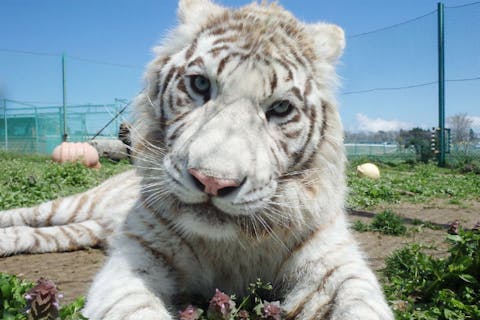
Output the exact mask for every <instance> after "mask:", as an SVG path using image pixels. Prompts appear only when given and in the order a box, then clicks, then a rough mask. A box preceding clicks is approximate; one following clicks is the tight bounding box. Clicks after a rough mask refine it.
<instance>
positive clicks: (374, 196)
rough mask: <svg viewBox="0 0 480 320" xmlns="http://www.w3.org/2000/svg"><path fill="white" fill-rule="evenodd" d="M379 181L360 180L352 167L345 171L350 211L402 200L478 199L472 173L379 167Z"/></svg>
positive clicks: (424, 166) (426, 167) (432, 167)
mask: <svg viewBox="0 0 480 320" xmlns="http://www.w3.org/2000/svg"><path fill="white" fill-rule="evenodd" d="M380 169H381V178H380V179H378V180H372V179H366V178H363V177H359V176H358V175H357V173H356V172H355V167H350V168H349V170H348V186H349V190H350V193H349V195H348V198H347V204H348V206H349V207H351V208H355V209H362V208H371V207H375V206H377V205H379V204H388V203H398V202H401V201H406V202H412V203H418V202H429V201H431V200H433V199H446V200H447V201H449V202H451V203H461V201H462V200H470V199H473V200H478V199H480V182H479V177H478V175H476V174H475V173H465V174H460V173H458V172H456V171H452V170H451V169H445V168H438V167H436V166H435V165H433V164H419V165H416V166H412V167H405V166H398V167H381V168H380Z"/></svg>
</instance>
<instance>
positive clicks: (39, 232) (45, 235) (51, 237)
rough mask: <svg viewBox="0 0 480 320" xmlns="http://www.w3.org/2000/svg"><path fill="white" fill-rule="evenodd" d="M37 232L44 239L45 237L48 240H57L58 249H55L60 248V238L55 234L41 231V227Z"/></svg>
mask: <svg viewBox="0 0 480 320" xmlns="http://www.w3.org/2000/svg"><path fill="white" fill-rule="evenodd" d="M35 232H36V233H37V234H38V235H39V236H41V237H42V238H43V239H45V241H46V242H55V246H56V247H57V248H56V250H54V251H57V250H58V248H60V242H58V239H57V238H56V237H55V236H52V235H50V234H46V233H43V231H41V230H40V229H37V230H35Z"/></svg>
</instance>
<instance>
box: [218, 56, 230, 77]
mask: <svg viewBox="0 0 480 320" xmlns="http://www.w3.org/2000/svg"><path fill="white" fill-rule="evenodd" d="M231 58H232V55H228V56H226V57H224V58H222V60H220V63H219V64H218V68H217V76H219V75H220V74H221V73H222V71H223V69H224V68H225V65H226V63H227V62H228V60H230V59H231Z"/></svg>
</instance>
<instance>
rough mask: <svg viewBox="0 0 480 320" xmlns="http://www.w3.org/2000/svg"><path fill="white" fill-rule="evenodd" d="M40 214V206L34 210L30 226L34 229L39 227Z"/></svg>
mask: <svg viewBox="0 0 480 320" xmlns="http://www.w3.org/2000/svg"><path fill="white" fill-rule="evenodd" d="M39 214H40V206H37V207H35V208H33V215H32V218H31V221H30V223H29V224H28V225H30V226H32V227H38V226H39V225H38V215H39Z"/></svg>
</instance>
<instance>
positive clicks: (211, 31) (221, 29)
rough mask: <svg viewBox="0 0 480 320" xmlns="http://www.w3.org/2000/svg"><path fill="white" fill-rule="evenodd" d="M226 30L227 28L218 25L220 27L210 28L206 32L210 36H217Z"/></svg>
mask: <svg viewBox="0 0 480 320" xmlns="http://www.w3.org/2000/svg"><path fill="white" fill-rule="evenodd" d="M226 32H227V29H225V28H224V27H220V28H215V29H213V30H210V32H209V33H208V34H209V35H211V36H219V35H222V34H225V33H226Z"/></svg>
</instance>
